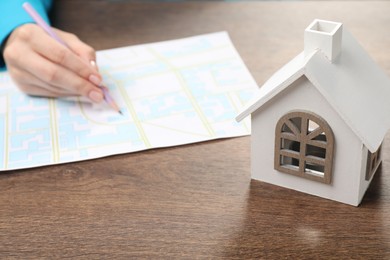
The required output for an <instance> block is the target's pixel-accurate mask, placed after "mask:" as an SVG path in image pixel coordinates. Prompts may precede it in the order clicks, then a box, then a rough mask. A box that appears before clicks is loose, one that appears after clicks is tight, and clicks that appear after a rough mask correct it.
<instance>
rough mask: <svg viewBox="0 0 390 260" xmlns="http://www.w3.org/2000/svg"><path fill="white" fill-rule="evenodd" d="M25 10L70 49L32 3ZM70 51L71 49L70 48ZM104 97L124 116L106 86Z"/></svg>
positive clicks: (25, 4) (26, 5)
mask: <svg viewBox="0 0 390 260" xmlns="http://www.w3.org/2000/svg"><path fill="white" fill-rule="evenodd" d="M23 8H24V10H26V12H27V13H28V14H29V15H30V16H31V18H32V19H33V20H34V21H35V22H36V23H37V25H38V26H40V27H41V28H42V29H43V30H45V32H46V33H47V34H49V35H50V36H51V37H52V38H53V39H55V40H56V41H57V42H59V43H61V44H62V45H64V46H65V47H67V48H69V46H68V45H67V44H66V43H65V42H64V41H63V40H62V39H61V38H60V37H59V36H58V35H57V34H56V33H55V32H54V31H53V30H52V28H51V27H50V25H48V24H47V23H46V22H45V20H43V19H42V17H41V16H40V15H39V14H38V13H37V11H35V9H34V7H32V6H31V5H30V3H28V2H25V3H24V4H23ZM69 49H70V48H69ZM99 87H100V88H101V89H102V91H103V95H104V100H105V101H106V102H107V104H109V105H110V106H111V107H112V108H113V109H115V110H116V111H117V112H118V113H120V114H122V112H121V111H120V109H119V107H118V105H117V104H116V103H115V101H114V99H113V98H112V97H111V95H110V93H109V92H108V88H107V87H105V86H99Z"/></svg>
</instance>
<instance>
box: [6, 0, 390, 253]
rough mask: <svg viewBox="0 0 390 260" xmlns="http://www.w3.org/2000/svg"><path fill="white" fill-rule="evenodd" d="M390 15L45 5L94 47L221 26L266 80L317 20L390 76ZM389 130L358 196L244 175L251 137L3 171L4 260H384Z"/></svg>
mask: <svg viewBox="0 0 390 260" xmlns="http://www.w3.org/2000/svg"><path fill="white" fill-rule="evenodd" d="M389 13H390V2H385V1H383V2H381V1H379V2H368V1H367V2H364V1H363V2H360V1H359V2H353V1H347V2H240V3H234V2H230V3H229V2H202V1H194V2H186V3H129V2H124V1H103V0H95V1H92V0H91V1H88V0H62V1H61V0H59V1H55V5H54V10H53V13H52V16H53V24H54V25H55V26H57V27H59V28H61V29H63V30H67V31H71V32H74V33H76V34H77V35H78V36H79V37H80V38H81V39H82V40H84V41H85V42H87V43H88V44H90V45H92V46H93V47H95V48H96V49H97V50H100V49H107V48H114V47H119V46H127V45H134V44H141V43H147V42H155V41H161V40H168V39H175V38H180V37H186V36H191V35H196V34H203V33H210V32H216V31H221V30H226V31H228V32H229V34H230V36H231V38H232V41H233V43H234V44H235V46H236V48H237V50H238V51H239V53H240V54H241V56H242V58H243V60H244V61H245V63H246V64H247V66H248V68H249V70H250V71H251V72H252V74H253V76H254V77H255V79H256V81H257V82H258V84H259V85H261V84H262V83H263V82H264V81H265V80H266V79H267V78H268V77H269V76H270V75H271V74H272V73H273V72H275V71H276V70H277V69H278V68H280V67H281V66H282V65H284V64H285V63H286V62H287V61H289V60H290V59H291V58H292V57H294V56H295V55H296V54H298V53H299V52H300V51H301V50H302V48H303V30H304V29H305V28H306V26H307V25H308V24H309V23H310V22H311V21H312V20H313V19H314V18H321V19H329V20H335V21H340V22H343V23H344V25H345V26H346V27H347V28H348V29H349V30H350V31H351V32H352V34H354V35H355V37H356V38H357V39H358V40H359V42H360V43H361V44H362V45H363V47H364V48H365V49H366V50H367V51H368V52H369V53H370V55H371V56H372V57H373V59H374V60H375V61H377V62H378V64H379V65H380V66H381V67H382V68H383V69H384V70H385V71H386V73H387V74H388V75H390V51H389V47H390V31H389V28H390V15H389ZM389 99H390V97H389ZM381 112H383V113H389V111H381ZM389 116H390V115H389ZM389 138H390V136H386V138H385V142H384V145H383V163H382V166H381V168H380V171H379V172H378V173H377V175H376V176H375V177H374V180H373V182H372V184H371V186H370V188H369V189H368V191H367V193H366V196H365V197H364V199H363V202H362V204H361V205H360V206H359V207H352V206H348V205H344V204H341V203H337V202H333V201H329V200H326V199H322V198H318V197H315V196H311V195H306V194H302V193H299V192H296V191H292V190H288V189H284V188H280V187H277V186H273V185H270V184H266V183H262V182H259V181H253V180H251V179H250V137H241V138H231V139H224V140H217V141H211V142H205V143H199V144H192V145H185V146H180V147H172V148H164V149H154V150H149V151H145V152H138V153H131V154H125V155H117V156H110V157H107V158H103V159H96V160H90V161H84V162H77V163H69V164H64V165H58V166H49V167H41V168H35V169H27V170H19V171H10V172H3V173H0V258H1V259H36V258H40V259H42V258H43V259H57V258H77V259H100V258H106V259H129V258H152V259H172V258H175V259H202V258H208V259H210V258H211V259H219V258H228V259H232V258H233V259H280V258H285V259H386V258H387V259H389V258H390V175H389V174H390V148H389V145H388V143H389ZM270 152H273V151H270Z"/></svg>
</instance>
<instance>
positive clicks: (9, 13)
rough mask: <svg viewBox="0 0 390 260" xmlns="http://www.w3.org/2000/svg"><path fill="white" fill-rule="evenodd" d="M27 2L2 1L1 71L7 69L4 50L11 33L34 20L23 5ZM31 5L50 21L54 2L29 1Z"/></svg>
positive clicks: (18, 0) (0, 8) (0, 21)
mask: <svg viewBox="0 0 390 260" xmlns="http://www.w3.org/2000/svg"><path fill="white" fill-rule="evenodd" d="M24 2H26V0H1V1H0V10H1V12H2V13H1V20H0V46H1V49H0V51H1V52H0V70H4V69H5V63H4V59H3V48H4V46H5V43H6V40H7V38H8V36H9V35H10V33H11V32H12V31H13V30H14V29H15V28H17V27H18V26H20V25H22V24H25V23H32V22H33V20H32V18H31V17H30V16H29V15H28V14H27V13H26V12H25V11H24V9H23V8H22V4H23V3H24ZM28 2H30V4H31V5H33V6H34V8H35V9H36V10H37V11H38V12H39V13H40V15H41V16H42V17H43V18H44V19H45V20H46V21H48V20H49V18H48V15H47V12H48V10H49V9H50V7H51V3H52V0H28Z"/></svg>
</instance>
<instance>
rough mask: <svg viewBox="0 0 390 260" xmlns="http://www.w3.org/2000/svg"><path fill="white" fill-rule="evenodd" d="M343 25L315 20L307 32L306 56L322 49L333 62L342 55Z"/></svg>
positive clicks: (305, 42) (305, 38)
mask: <svg viewBox="0 0 390 260" xmlns="http://www.w3.org/2000/svg"><path fill="white" fill-rule="evenodd" d="M342 26H343V24H342V23H336V22H330V21H324V20H318V19H316V20H314V21H313V22H312V23H311V24H310V25H309V26H308V27H307V28H306V30H305V36H304V47H305V49H304V52H305V56H307V55H309V54H310V53H312V52H313V51H314V50H317V49H320V50H321V51H322V52H323V53H324V54H325V56H326V57H327V58H328V59H329V60H330V61H331V62H333V61H334V60H335V59H336V58H337V57H338V56H339V55H340V53H341V38H342Z"/></svg>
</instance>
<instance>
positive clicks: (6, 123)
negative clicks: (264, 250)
mask: <svg viewBox="0 0 390 260" xmlns="http://www.w3.org/2000/svg"><path fill="white" fill-rule="evenodd" d="M97 60H98V64H99V68H100V71H101V73H102V74H103V76H104V81H105V83H106V85H107V86H108V87H109V89H110V92H111V94H112V96H113V98H114V99H115V100H116V101H117V103H118V105H119V106H120V109H121V110H122V112H123V115H120V114H118V113H116V112H115V111H114V110H112V109H111V108H110V107H108V106H107V105H101V106H93V105H92V104H91V103H85V102H80V101H67V100H63V99H52V98H39V97H30V96H28V95H25V94H24V93H22V92H20V91H19V90H18V89H17V87H16V86H15V85H14V84H13V83H12V82H11V79H10V77H9V75H8V73H7V72H3V73H0V144H1V145H2V147H1V149H0V158H1V161H0V170H10V169H21V168H29V167H37V166H43V165H51V164H58V163H66V162H73V161H80V160H87V159H93V158H98V157H103V156H108V155H113V154H120V153H129V152H135V151H140V150H145V149H151V148H157V147H166V146H174V145H182V144H188V143H194V142H200V141H206V140H211V139H216V138H226V137H233V136H241V135H247V134H249V133H250V121H248V120H246V121H244V122H243V123H237V122H236V121H235V119H234V118H235V116H236V115H237V114H238V113H239V112H240V109H241V107H242V106H243V105H244V104H245V103H246V102H247V101H249V99H250V98H251V97H252V95H253V93H254V92H255V91H256V90H257V85H256V83H255V81H254V80H253V78H252V76H251V75H250V73H249V72H248V70H247V68H246V67H245V65H244V63H243V62H242V60H241V58H240V57H239V55H238V53H237V51H236V50H235V48H234V46H233V45H232V43H231V41H230V39H229V36H228V35H227V33H225V32H220V33H213V34H207V35H200V36H195V37H190V38H185V39H179V40H172V41H166V42H159V43H151V44H144V45H138V46H131V47H124V48H118V49H111V50H104V51H99V52H98V53H97Z"/></svg>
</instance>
